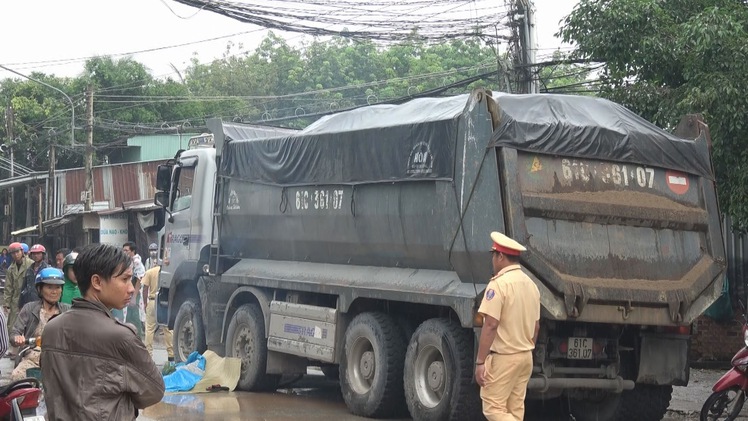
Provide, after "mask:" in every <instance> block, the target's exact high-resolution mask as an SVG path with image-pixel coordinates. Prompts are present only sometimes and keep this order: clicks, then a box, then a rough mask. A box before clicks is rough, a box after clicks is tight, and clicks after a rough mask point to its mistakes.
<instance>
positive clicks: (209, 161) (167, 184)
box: [156, 135, 216, 358]
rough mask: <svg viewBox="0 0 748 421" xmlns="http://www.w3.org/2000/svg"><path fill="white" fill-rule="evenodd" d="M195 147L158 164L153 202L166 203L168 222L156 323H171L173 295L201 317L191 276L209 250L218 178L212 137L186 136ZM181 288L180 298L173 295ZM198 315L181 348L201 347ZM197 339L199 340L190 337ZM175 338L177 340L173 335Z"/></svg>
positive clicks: (165, 229)
mask: <svg viewBox="0 0 748 421" xmlns="http://www.w3.org/2000/svg"><path fill="white" fill-rule="evenodd" d="M190 145H191V146H193V149H189V150H186V151H180V152H179V153H177V155H176V156H175V157H174V159H172V160H170V161H168V162H167V163H166V164H164V165H161V166H159V169H158V176H159V180H158V181H157V184H159V186H158V187H159V190H162V189H163V190H162V191H161V192H159V194H157V196H156V201H157V203H159V204H161V205H163V206H164V208H165V209H166V211H167V215H168V223H166V224H165V227H164V239H163V247H164V249H163V266H162V267H161V274H160V276H159V292H158V299H157V311H156V313H157V320H158V323H160V324H164V325H167V326H168V327H169V328H173V327H174V321H175V319H176V316H177V314H176V312H173V311H170V308H169V302H170V301H172V300H180V301H189V302H190V305H189V306H190V307H195V308H193V309H192V311H190V312H188V313H191V314H188V315H187V316H191V317H189V318H190V319H194V318H195V317H199V313H198V312H197V311H196V310H197V306H198V304H199V299H198V292H197V287H196V285H195V279H196V277H197V276H198V275H199V274H200V272H201V271H202V268H201V267H202V264H200V262H201V255H203V256H207V255H208V247H209V245H210V237H211V226H212V217H211V215H212V211H211V209H212V206H213V196H214V190H215V189H214V186H215V177H216V158H215V157H216V153H215V149H213V147H212V146H213V144H212V136H210V135H207V136H199V137H198V139H196V138H192V139H190ZM177 292H179V294H180V295H181V296H180V297H175V294H176V293H177ZM197 322H199V320H191V324H192V325H193V326H191V327H190V328H189V329H188V331H187V332H183V333H187V337H185V335H184V334H183V335H181V338H180V340H182V341H183V342H184V341H187V343H183V344H182V345H183V347H182V349H188V348H193V347H194V346H195V345H198V348H202V346H204V345H202V346H200V345H201V343H200V342H201V341H202V343H204V339H201V337H200V336H201V334H200V332H199V330H200V329H199V327H197V329H198V332H195V329H196V326H195V325H197V324H198V323H197ZM195 340H196V341H198V343H197V344H195V343H193V342H192V341H195ZM175 342H177V341H176V340H175ZM180 357H183V358H186V355H180Z"/></svg>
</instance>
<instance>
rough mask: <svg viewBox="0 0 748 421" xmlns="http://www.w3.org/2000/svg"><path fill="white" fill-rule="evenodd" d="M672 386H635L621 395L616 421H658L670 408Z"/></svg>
mask: <svg viewBox="0 0 748 421" xmlns="http://www.w3.org/2000/svg"><path fill="white" fill-rule="evenodd" d="M672 394H673V386H656V385H653V384H637V385H636V386H635V387H634V389H633V390H626V391H624V392H623V394H621V404H620V406H619V407H618V413H617V417H616V421H624V420H640V421H660V420H661V419H662V418H663V417H664V416H665V413H666V412H667V409H668V407H669V406H670V398H671V396H672Z"/></svg>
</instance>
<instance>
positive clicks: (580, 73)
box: [538, 51, 598, 95]
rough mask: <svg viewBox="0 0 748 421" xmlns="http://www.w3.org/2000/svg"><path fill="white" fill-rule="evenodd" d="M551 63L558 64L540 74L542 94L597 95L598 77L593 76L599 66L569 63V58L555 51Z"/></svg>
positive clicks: (550, 66)
mask: <svg viewBox="0 0 748 421" xmlns="http://www.w3.org/2000/svg"><path fill="white" fill-rule="evenodd" d="M551 61H552V62H556V63H558V64H553V65H548V66H544V67H542V68H541V69H540V72H539V74H538V77H539V79H540V84H541V90H540V91H541V92H543V93H553V94H576V95H597V90H598V88H597V86H596V84H595V83H596V81H595V78H596V76H593V72H594V70H596V69H597V67H598V66H593V67H590V66H585V65H579V64H573V63H569V62H568V57H566V56H565V55H564V54H563V53H562V52H561V51H554V52H553V57H552V59H551ZM565 61H567V62H565Z"/></svg>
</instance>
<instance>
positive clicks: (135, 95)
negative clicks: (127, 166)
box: [0, 32, 496, 170]
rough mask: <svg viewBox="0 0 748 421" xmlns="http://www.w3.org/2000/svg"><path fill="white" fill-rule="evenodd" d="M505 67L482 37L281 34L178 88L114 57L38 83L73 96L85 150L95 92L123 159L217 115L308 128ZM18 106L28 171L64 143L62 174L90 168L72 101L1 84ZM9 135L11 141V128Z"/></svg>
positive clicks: (2, 97) (109, 143) (109, 139)
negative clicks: (438, 40) (140, 138)
mask: <svg viewBox="0 0 748 421" xmlns="http://www.w3.org/2000/svg"><path fill="white" fill-rule="evenodd" d="M479 65H482V66H479ZM495 66H496V57H495V53H494V51H493V50H492V49H491V48H490V47H488V46H486V45H485V44H483V43H482V42H481V41H479V40H477V39H476V40H451V41H447V42H444V43H442V44H439V45H428V44H424V43H422V42H420V41H405V42H402V43H400V44H396V45H392V46H389V47H386V48H383V47H378V46H377V45H376V44H374V43H373V42H368V41H354V40H351V39H347V38H331V39H326V40H321V39H314V40H312V41H310V42H306V43H304V44H301V45H291V44H289V43H288V41H286V40H285V39H284V38H283V37H280V36H278V35H275V34H273V33H272V32H271V33H269V34H268V36H266V37H265V39H263V40H262V42H261V43H260V45H259V46H258V47H257V48H256V49H255V50H253V51H249V52H243V51H242V46H241V45H234V44H232V43H229V44H228V45H227V47H226V50H225V51H224V54H223V57H222V58H221V59H219V60H215V61H213V62H210V63H205V64H202V63H200V62H199V61H198V58H197V57H194V58H193V60H192V62H191V64H190V65H189V67H188V68H187V70H186V71H185V73H184V75H181V74H180V75H179V79H178V80H175V79H165V80H163V79H156V78H154V77H153V76H152V75H151V74H150V72H149V71H148V69H147V68H146V67H145V66H144V65H143V64H141V63H139V62H137V61H135V60H134V59H132V58H130V57H126V58H121V59H114V58H112V57H107V56H103V57H95V58H92V59H90V60H88V61H87V62H86V63H85V68H84V71H83V72H82V74H81V75H80V76H78V77H76V78H72V79H66V78H57V77H54V76H51V75H44V74H34V75H32V77H34V78H36V79H39V80H42V81H44V82H46V83H49V84H50V85H53V86H55V87H59V88H60V89H62V90H63V91H64V92H66V93H67V94H68V95H69V96H70V97H71V98H73V100H74V102H75V107H76V108H75V116H76V139H77V142H78V143H82V142H84V141H85V130H84V129H85V127H86V115H85V112H86V107H85V91H86V88H87V86H89V85H92V86H93V87H94V115H95V119H94V145H95V147H96V156H97V157H102V156H103V155H104V154H110V153H116V150H117V149H119V148H122V147H123V145H124V143H125V141H126V139H127V138H128V137H130V136H132V135H134V134H147V133H152V132H153V131H154V130H173V129H174V128H175V126H181V127H186V126H192V127H199V126H203V124H204V119H205V118H208V117H221V118H223V119H226V120H235V121H244V122H252V123H263V122H265V121H268V122H269V124H275V125H285V126H290V127H296V128H302V127H305V126H306V125H308V124H309V123H311V122H313V121H314V120H315V119H316V118H317V117H318V116H319V115H320V114H321V113H327V112H330V111H334V110H340V109H345V108H348V107H355V106H361V105H366V104H367V103H371V104H373V103H379V102H387V101H392V100H394V99H399V98H403V97H407V96H410V95H415V94H417V93H420V92H424V91H427V90H430V89H433V88H437V87H441V86H444V85H448V84H451V83H454V82H458V81H460V80H463V79H465V78H468V77H473V76H476V75H478V74H482V73H486V72H490V71H491V70H492V69H495ZM182 76H184V77H182ZM491 79H496V78H495V77H492V78H491ZM494 83H495V82H494V81H493V80H478V81H476V82H473V83H471V84H470V85H468V86H460V87H459V88H458V89H457V90H455V91H452V93H455V92H466V91H468V90H469V89H471V88H473V87H477V86H482V87H487V88H489V89H490V88H494V89H495V86H493V85H494ZM8 104H13V107H14V109H15V115H16V121H17V124H16V137H18V138H19V139H21V142H22V148H16V151H19V150H23V153H19V152H17V154H16V159H17V161H18V162H19V163H20V164H23V165H26V166H30V167H31V168H33V169H36V170H46V168H47V166H48V158H47V153H46V152H47V150H48V148H49V144H50V142H52V141H54V142H55V143H56V144H58V145H60V148H58V152H57V154H58V157H59V159H58V163H57V165H58V168H70V167H79V166H82V165H83V161H82V156H83V149H82V148H71V147H70V146H69V136H68V135H69V130H70V127H69V126H70V106H69V104H68V102H67V101H66V100H65V98H64V97H62V96H61V95H60V94H59V93H57V92H55V91H54V90H51V89H49V88H48V87H45V86H42V85H39V84H37V83H35V82H31V81H27V80H19V79H6V80H3V81H0V105H2V106H3V107H4V106H6V105H8ZM295 116H298V117H301V118H294V117H295ZM304 116H306V117H304ZM49 128H54V129H55V133H56V137H54V138H53V137H52V136H51V135H50V132H49ZM0 137H2V139H5V138H6V134H5V127H0ZM99 162H100V161H99V160H98V159H96V158H95V163H99Z"/></svg>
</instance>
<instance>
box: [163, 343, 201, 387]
mask: <svg viewBox="0 0 748 421" xmlns="http://www.w3.org/2000/svg"><path fill="white" fill-rule="evenodd" d="M204 375H205V357H203V356H202V355H200V354H199V353H198V352H197V351H194V352H193V353H192V354H190V356H189V357H187V361H185V362H183V363H179V364H177V370H176V371H175V372H173V373H171V374H168V375H166V376H164V385H165V386H166V391H167V392H187V391H189V390H192V388H193V387H195V385H196V384H197V382H199V381H200V379H202V378H203V376H204Z"/></svg>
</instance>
